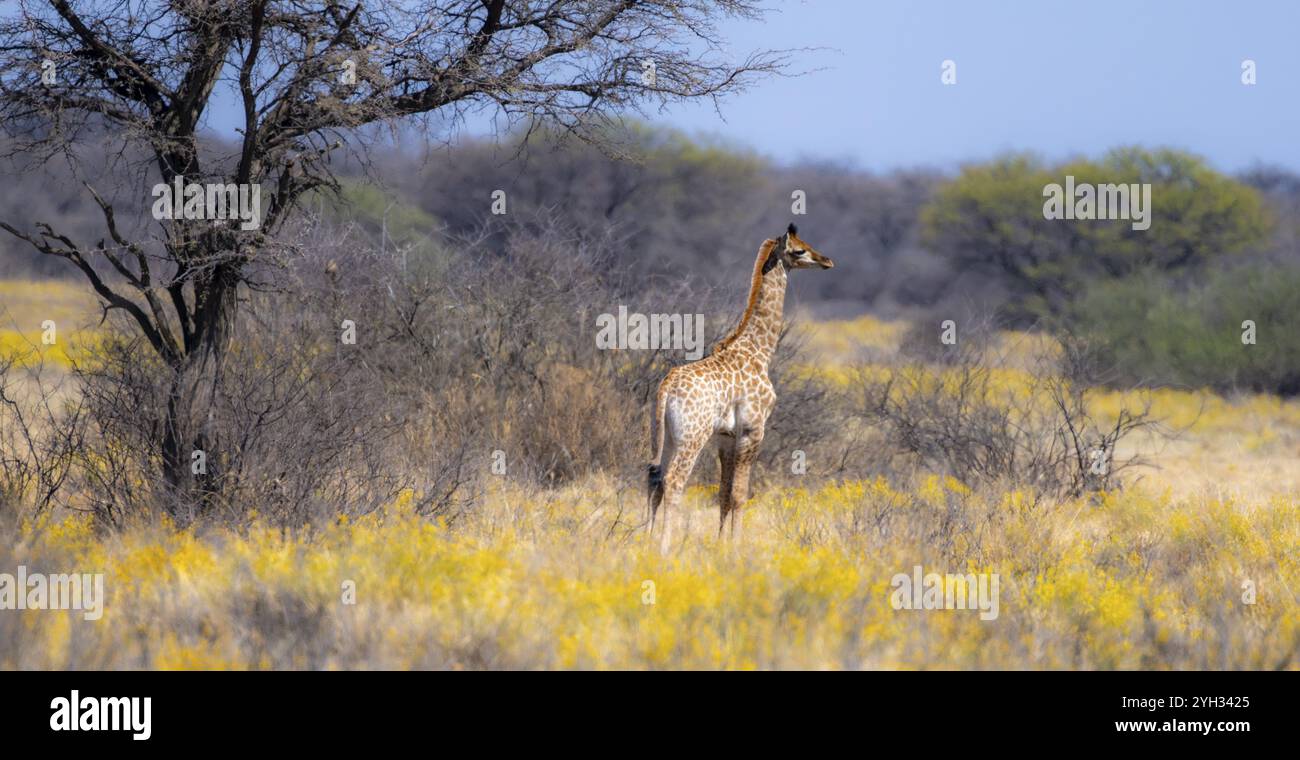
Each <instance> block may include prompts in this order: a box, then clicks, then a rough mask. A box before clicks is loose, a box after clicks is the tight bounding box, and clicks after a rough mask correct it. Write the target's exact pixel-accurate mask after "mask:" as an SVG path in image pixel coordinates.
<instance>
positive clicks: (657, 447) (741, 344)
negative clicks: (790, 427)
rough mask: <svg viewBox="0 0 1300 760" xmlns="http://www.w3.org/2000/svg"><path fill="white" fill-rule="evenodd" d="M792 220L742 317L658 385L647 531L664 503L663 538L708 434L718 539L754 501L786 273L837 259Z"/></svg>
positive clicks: (766, 252) (763, 265) (771, 249)
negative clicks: (714, 466)
mask: <svg viewBox="0 0 1300 760" xmlns="http://www.w3.org/2000/svg"><path fill="white" fill-rule="evenodd" d="M797 232H798V231H797V229H796V228H795V226H794V225H793V224H791V225H790V226H789V228H787V229H786V232H785V234H784V235H782V236H781V237H780V238H778V239H776V240H764V241H763V245H762V246H761V247H760V248H759V249H758V258H757V260H755V261H754V275H753V278H752V280H751V282H750V288H749V301H748V302H747V303H746V305H745V312H744V314H743V315H742V316H741V318H740V323H739V324H737V325H736V328H735V329H734V330H732V331H731V333H730V334H729V335H727V337H725V338H723V339H722V340H721V341H719V342H718V344H717V345H716V346H714V347H713V351H712V352H711V353H710V354H709V355H708V356H706V357H704V358H703V359H700V360H699V361H696V362H692V363H690V364H685V365H682V366H680V367H674V368H673V369H672V370H671V371H669V373H668V376H667V377H665V378H664V380H663V382H662V383H660V384H659V392H658V394H656V396H655V409H654V413H653V414H652V415H651V418H650V445H651V446H652V447H653V449H654V452H653V454H652V459H653V460H654V461H652V462H651V464H650V468H649V469H650V482H649V491H650V492H649V499H648V511H649V513H650V515H649V517H650V533H651V534H652V535H653V533H654V528H655V523H656V517H657V516H658V513H659V507H660V505H661V503H662V505H663V508H664V515H663V538H662V544H661V548H662V550H663V551H664V552H667V551H668V548H669V544H670V543H671V541H672V523H671V519H670V518H671V515H672V513H673V512H675V511H678V510H679V509H680V507H681V502H682V494H683V493H684V492H685V490H686V481H687V480H689V479H690V477H691V470H693V469H694V468H695V460H696V459H697V458H698V457H699V455H700V452H701V451H702V450H703V449H704V447H705V446H706V445H707V444H708V442H709V439H710V438H717V440H718V461H719V463H720V465H721V470H722V478H721V483H720V485H719V488H718V506H719V507H720V510H721V514H720V515H719V520H718V537H719V538H721V537H722V529H723V527H724V526H725V525H726V524H727V518H728V516H730V517H731V534H732V536H733V537H734V536H735V535H736V522H737V517H736V516H737V513H738V512H739V511H740V508H741V507H742V506H743V505H744V503H745V502H746V501H747V500H748V499H749V471H750V467H751V466H752V465H753V463H754V458H755V457H756V456H757V455H758V446H759V444H760V443H762V441H763V427H764V425H765V424H766V423H767V417H768V415H769V414H771V413H772V407H773V406H774V405H775V404H776V393H775V392H774V391H773V390H772V381H771V380H769V379H768V377H767V367H768V364H769V363H770V362H771V360H772V353H773V352H774V351H775V350H776V342H777V339H778V338H779V337H780V335H781V311H782V308H783V307H784V304H785V285H786V272H788V271H789V270H791V269H808V268H811V267H821V268H822V269H830V268H831V267H832V266H834V262H832V261H831V260H830V259H828V258H826V257H825V256H823V255H821V254H820V253H818V252H817V251H814V250H813V249H812V248H811V247H810V246H809V245H808V244H807V243H805V242H804V241H802V240H800V239H799V236H798V234H797Z"/></svg>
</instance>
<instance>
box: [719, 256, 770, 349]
mask: <svg viewBox="0 0 1300 760" xmlns="http://www.w3.org/2000/svg"><path fill="white" fill-rule="evenodd" d="M770 254H771V250H770V247H768V246H764V247H763V249H762V250H760V251H759V256H758V260H757V261H755V262H754V276H753V278H752V280H751V282H750V288H749V300H748V301H747V302H746V304H745V313H744V314H743V315H741V317H740V323H739V324H737V325H736V329H734V330H732V331H731V334H729V335H728V336H727V337H725V338H723V339H722V340H721V341H720V342H719V343H718V346H717V348H715V349H714V353H720V352H722V351H728V350H730V351H738V350H744V351H747V352H750V353H752V354H754V355H755V356H756V357H757V358H758V359H759V361H760V362H761V363H762V365H763V366H764V367H766V366H767V365H768V362H770V361H771V359H772V354H773V353H775V352H776V343H777V341H778V340H779V339H780V337H781V324H782V322H781V320H782V312H783V310H784V308H785V286H786V271H785V267H784V266H782V265H781V262H780V261H776V262H774V263H773V265H772V266H770V267H765V266H764V265H765V264H766V263H767V260H768V256H769V255H770ZM764 269H767V271H766V272H764V271H763V270H764Z"/></svg>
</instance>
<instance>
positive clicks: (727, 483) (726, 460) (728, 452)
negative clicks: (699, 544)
mask: <svg viewBox="0 0 1300 760" xmlns="http://www.w3.org/2000/svg"><path fill="white" fill-rule="evenodd" d="M717 438H718V472H719V474H720V477H719V478H718V538H722V529H723V527H724V526H725V525H726V524H727V515H728V514H730V513H731V484H732V480H733V479H734V477H735V472H736V437H735V436H733V435H719V436H718V437H717Z"/></svg>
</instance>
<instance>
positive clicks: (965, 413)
mask: <svg viewBox="0 0 1300 760" xmlns="http://www.w3.org/2000/svg"><path fill="white" fill-rule="evenodd" d="M959 345H961V344H959ZM1070 358H1072V359H1073V358H1076V357H1073V356H1072V355H1070ZM1060 362H1061V360H1060V359H1058V358H1057V357H1049V356H1043V357H1039V358H1038V359H1037V361H1036V366H1035V367H1034V368H1033V369H1032V370H1031V371H1024V370H1018V369H1009V368H1007V367H1005V366H1004V363H1003V362H1000V361H999V360H998V359H997V358H996V357H994V356H992V355H991V352H990V350H989V349H988V348H986V347H984V346H964V347H962V348H960V349H958V348H956V347H954V350H953V351H952V352H951V353H949V354H948V355H947V356H946V357H945V360H944V363H943V364H942V365H938V366H936V365H930V364H924V363H920V362H912V363H909V364H905V365H902V366H898V367H892V368H888V369H887V370H886V371H885V372H884V373H883V374H877V373H873V372H870V371H862V372H861V373H859V377H858V382H857V390H858V392H859V393H860V396H859V400H858V414H859V416H860V417H861V418H862V419H864V420H865V421H867V422H868V423H869V424H873V425H877V426H879V427H880V428H881V429H882V430H883V431H884V433H885V438H886V440H888V441H889V442H890V443H891V445H892V447H893V451H894V453H895V454H896V455H900V456H902V457H904V458H905V459H906V460H907V462H908V463H909V464H910V465H911V466H912V467H922V468H925V469H928V470H929V471H932V472H939V473H943V474H948V475H952V476H953V477H956V478H957V479H958V480H960V481H961V482H963V483H965V484H967V485H970V486H993V487H999V488H1012V489H1015V488H1021V489H1029V490H1032V491H1033V492H1034V493H1036V494H1039V495H1042V496H1047V497H1050V498H1054V499H1059V498H1067V497H1074V496H1079V495H1081V494H1085V493H1091V492H1097V491H1105V490H1110V489H1112V488H1116V487H1119V486H1120V485H1121V479H1120V474H1121V473H1122V472H1123V471H1125V470H1128V469H1131V468H1134V467H1138V466H1141V465H1143V464H1144V463H1145V462H1144V460H1143V459H1142V458H1141V457H1140V456H1137V455H1133V456H1129V457H1117V456H1116V454H1115V451H1116V447H1117V445H1118V444H1119V443H1120V441H1121V440H1123V439H1124V438H1125V437H1126V436H1128V435H1130V434H1132V433H1134V432H1135V431H1138V430H1141V429H1145V428H1153V427H1156V421H1155V420H1154V419H1152V417H1151V416H1150V404H1149V403H1147V404H1146V405H1145V406H1144V407H1142V408H1138V409H1131V408H1124V409H1122V410H1121V412H1120V414H1119V415H1118V417H1117V418H1116V419H1115V420H1105V421H1103V420H1100V419H1097V418H1095V417H1094V416H1093V415H1092V413H1091V412H1090V411H1089V409H1088V405H1087V402H1086V399H1085V393H1086V390H1087V388H1086V386H1085V385H1084V384H1082V383H1080V382H1078V381H1076V380H1075V379H1072V378H1071V377H1070V376H1065V375H1063V374H1061V369H1062V368H1061V366H1060ZM1069 369H1070V370H1071V371H1072V373H1077V372H1078V368H1077V367H1070V368H1069Z"/></svg>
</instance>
